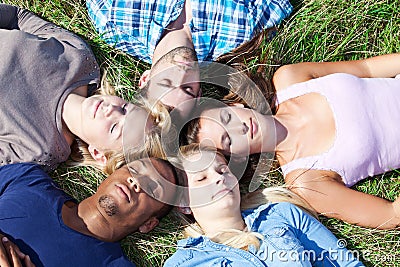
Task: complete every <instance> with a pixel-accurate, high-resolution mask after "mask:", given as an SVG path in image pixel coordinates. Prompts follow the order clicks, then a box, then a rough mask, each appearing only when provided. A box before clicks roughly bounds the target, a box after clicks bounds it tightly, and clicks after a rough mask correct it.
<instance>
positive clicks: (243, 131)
mask: <svg viewBox="0 0 400 267" xmlns="http://www.w3.org/2000/svg"><path fill="white" fill-rule="evenodd" d="M248 131H249V126H247V124H246V123H245V122H243V125H242V133H243V134H247V132H248Z"/></svg>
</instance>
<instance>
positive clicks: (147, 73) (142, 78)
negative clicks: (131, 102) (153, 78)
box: [139, 70, 151, 89]
mask: <svg viewBox="0 0 400 267" xmlns="http://www.w3.org/2000/svg"><path fill="white" fill-rule="evenodd" d="M150 72H151V70H145V71H144V72H143V73H142V75H141V76H140V79H139V88H140V89H142V88H143V87H145V86H146V84H147V82H148V81H149V78H150Z"/></svg>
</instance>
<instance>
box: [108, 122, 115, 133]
mask: <svg viewBox="0 0 400 267" xmlns="http://www.w3.org/2000/svg"><path fill="white" fill-rule="evenodd" d="M115 127H117V124H116V123H114V124H113V125H112V126H111V129H110V133H113V132H114V130H115Z"/></svg>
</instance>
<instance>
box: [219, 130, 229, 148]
mask: <svg viewBox="0 0 400 267" xmlns="http://www.w3.org/2000/svg"><path fill="white" fill-rule="evenodd" d="M227 135H228V133H227V132H225V133H224V134H223V135H222V136H221V142H220V145H221V148H222V149H225V146H224V141H225V139H226V138H227Z"/></svg>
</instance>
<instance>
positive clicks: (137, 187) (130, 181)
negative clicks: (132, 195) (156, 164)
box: [127, 177, 141, 193]
mask: <svg viewBox="0 0 400 267" xmlns="http://www.w3.org/2000/svg"><path fill="white" fill-rule="evenodd" d="M127 182H128V184H129V187H130V188H131V189H133V190H134V191H135V192H137V193H139V192H140V190H141V188H140V185H139V184H138V183H137V181H136V180H135V179H133V177H128V179H127Z"/></svg>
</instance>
